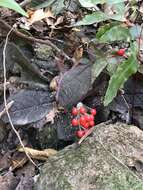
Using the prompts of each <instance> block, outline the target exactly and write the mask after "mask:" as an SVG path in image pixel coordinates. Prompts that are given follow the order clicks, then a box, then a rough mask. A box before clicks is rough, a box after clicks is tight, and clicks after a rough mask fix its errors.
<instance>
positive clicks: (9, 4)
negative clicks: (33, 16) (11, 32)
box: [0, 0, 28, 16]
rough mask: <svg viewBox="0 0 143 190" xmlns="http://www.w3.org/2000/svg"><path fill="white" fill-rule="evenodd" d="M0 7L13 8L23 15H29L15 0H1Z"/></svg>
mask: <svg viewBox="0 0 143 190" xmlns="http://www.w3.org/2000/svg"><path fill="white" fill-rule="evenodd" d="M0 7H6V8H9V9H13V10H15V11H16V12H18V13H20V14H21V15H23V16H28V14H27V13H26V12H25V11H24V10H23V9H22V8H21V7H20V6H19V4H18V3H16V2H15V1H14V0H0Z"/></svg>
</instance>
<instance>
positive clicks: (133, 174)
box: [97, 135, 142, 181]
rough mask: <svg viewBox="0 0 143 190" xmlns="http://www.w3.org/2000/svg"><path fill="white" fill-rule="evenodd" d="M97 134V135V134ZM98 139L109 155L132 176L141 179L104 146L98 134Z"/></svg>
mask: <svg viewBox="0 0 143 190" xmlns="http://www.w3.org/2000/svg"><path fill="white" fill-rule="evenodd" d="M97 136H98V135H97ZM98 138H99V140H97V141H98V143H99V144H100V145H101V146H102V147H103V149H104V150H105V151H106V152H108V153H109V154H110V156H111V157H113V158H114V159H115V160H116V161H117V162H118V163H119V164H121V165H122V166H123V167H124V168H126V169H127V170H128V171H129V172H130V173H131V175H132V176H134V177H135V178H136V179H137V180H138V181H142V180H141V179H140V178H139V177H138V176H137V175H136V174H135V173H133V172H132V171H131V170H130V169H129V168H128V166H126V165H125V164H124V163H123V162H122V161H120V160H119V159H118V158H117V157H116V156H115V155H114V154H113V153H112V152H111V151H109V150H107V149H106V147H105V146H104V144H103V142H102V141H101V138H100V137H99V136H98Z"/></svg>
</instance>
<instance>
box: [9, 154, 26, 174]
mask: <svg viewBox="0 0 143 190" xmlns="http://www.w3.org/2000/svg"><path fill="white" fill-rule="evenodd" d="M27 161H28V158H27V156H26V155H25V156H24V157H23V158H20V159H13V160H11V162H12V165H11V171H13V170H15V169H17V168H22V167H23V166H24V164H26V162H27Z"/></svg>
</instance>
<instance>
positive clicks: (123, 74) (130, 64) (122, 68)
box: [104, 55, 138, 106]
mask: <svg viewBox="0 0 143 190" xmlns="http://www.w3.org/2000/svg"><path fill="white" fill-rule="evenodd" d="M137 69H138V64H137V59H136V57H135V56H133V55H131V56H130V57H129V58H128V60H126V61H124V62H122V63H121V64H120V65H119V66H118V68H117V70H116V71H115V73H114V74H113V75H112V77H111V78H110V81H109V85H108V89H107V91H106V94H105V99H104V105H105V106H107V105H108V104H109V103H110V102H111V101H112V100H113V98H114V97H115V96H116V95H117V92H118V89H119V88H121V87H122V86H123V85H124V83H125V82H126V81H127V79H128V78H129V77H130V76H131V75H132V74H134V73H136V72H137Z"/></svg>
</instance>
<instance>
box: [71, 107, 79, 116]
mask: <svg viewBox="0 0 143 190" xmlns="http://www.w3.org/2000/svg"><path fill="white" fill-rule="evenodd" d="M77 114H78V109H77V108H75V107H73V109H72V115H77Z"/></svg>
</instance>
